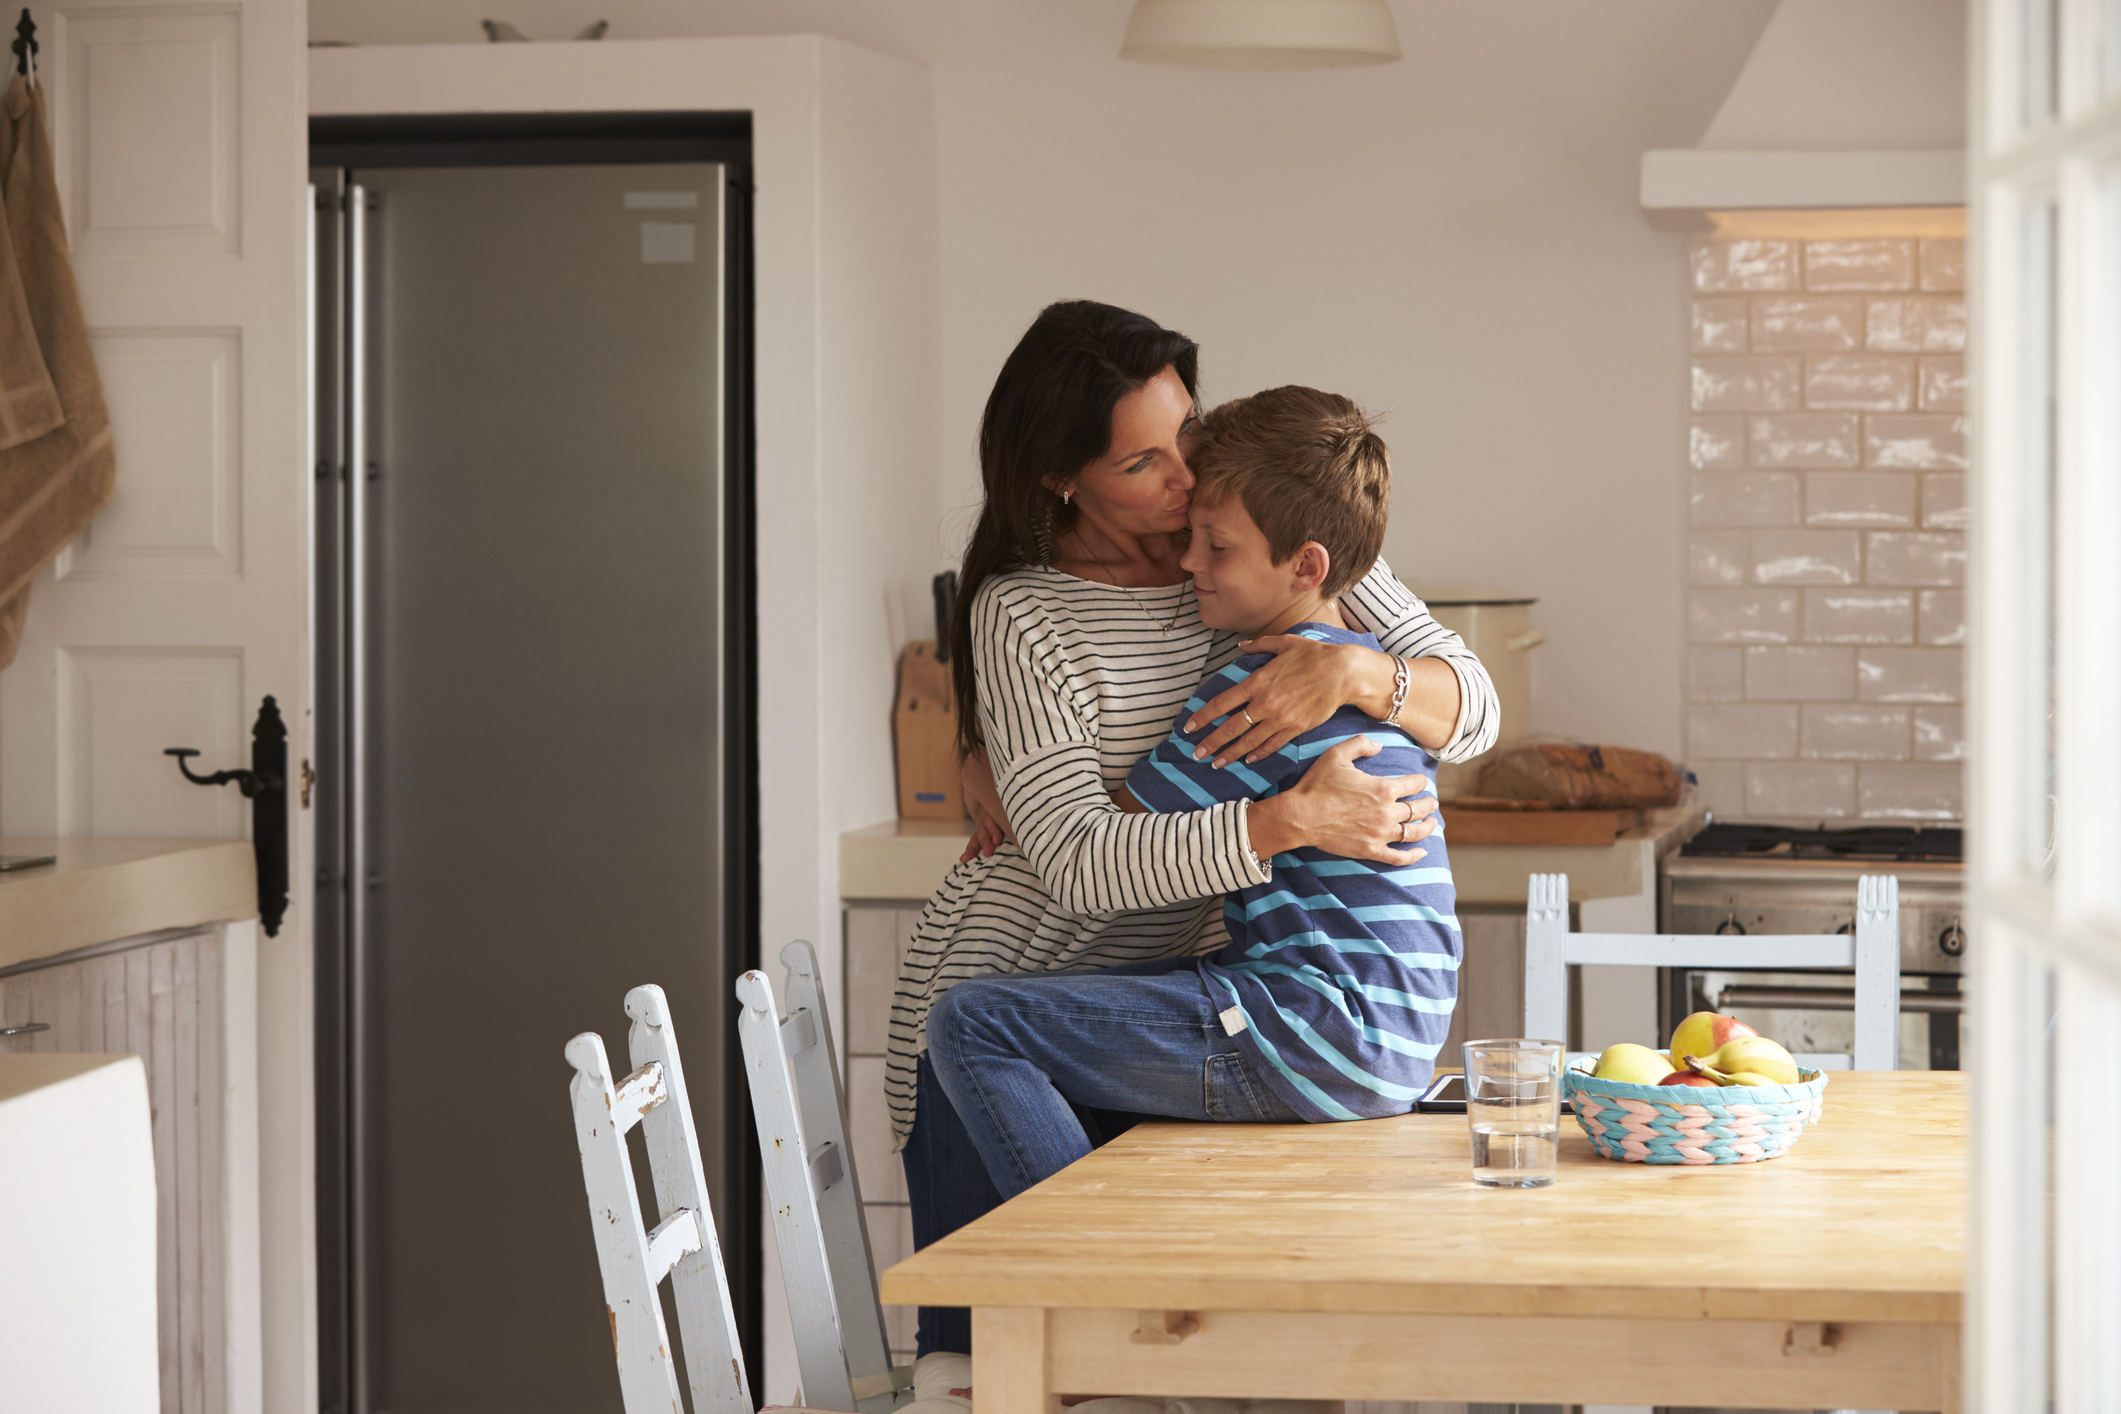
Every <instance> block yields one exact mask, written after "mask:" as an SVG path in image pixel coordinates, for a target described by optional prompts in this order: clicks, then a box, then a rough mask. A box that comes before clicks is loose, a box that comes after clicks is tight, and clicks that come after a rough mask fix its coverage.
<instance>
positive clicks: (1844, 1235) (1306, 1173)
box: [883, 1072, 1967, 1414]
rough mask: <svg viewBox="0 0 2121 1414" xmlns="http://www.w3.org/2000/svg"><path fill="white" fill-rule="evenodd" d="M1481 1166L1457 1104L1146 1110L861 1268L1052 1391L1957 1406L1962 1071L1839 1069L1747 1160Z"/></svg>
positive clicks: (984, 1390) (1574, 1155)
mask: <svg viewBox="0 0 2121 1414" xmlns="http://www.w3.org/2000/svg"><path fill="white" fill-rule="evenodd" d="M1561 1129H1562V1137H1561V1166H1560V1177H1559V1180H1558V1182H1556V1183H1555V1184H1554V1185H1553V1186H1552V1187H1549V1188H1540V1189H1490V1188H1477V1187H1475V1186H1474V1184H1473V1182H1472V1177H1471V1172H1472V1170H1471V1160H1470V1156H1469V1145H1468V1140H1467V1134H1466V1121H1465V1119H1464V1117H1463V1116H1460V1115H1407V1116H1403V1117H1400V1118H1397V1119H1385V1120H1371V1121H1367V1122H1363V1123H1353V1124H1319V1125H1274V1126H1266V1125H1243V1124H1224V1125H1214V1124H1160V1123H1158V1124H1144V1125H1140V1126H1138V1127H1136V1128H1135V1129H1133V1130H1131V1131H1129V1132H1128V1133H1126V1134H1124V1135H1122V1136H1121V1137H1120V1138H1118V1139H1116V1140H1114V1141H1113V1142H1112V1143H1110V1144H1108V1145H1106V1146H1105V1147H1104V1148H1102V1149H1099V1150H1098V1151H1096V1152H1095V1153H1093V1154H1091V1155H1089V1156H1088V1157H1087V1158H1084V1159H1083V1160H1082V1161H1080V1162H1079V1163H1076V1164H1074V1165H1072V1166H1071V1167H1069V1168H1067V1169H1066V1170H1064V1171H1062V1172H1061V1173H1058V1174H1055V1175H1054V1176H1053V1177H1052V1178H1050V1179H1048V1180H1047V1181H1046V1182H1044V1183H1042V1184H1040V1185H1038V1187H1036V1188H1034V1189H1032V1190H1031V1191H1029V1192H1027V1193H1025V1194H1023V1195H1021V1196H1019V1197H1018V1198H1016V1199H1015V1200H1013V1201H1011V1202H1009V1203H1005V1204H1004V1205H1002V1206H1001V1207H1000V1208H998V1209H996V1210H995V1211H994V1212H992V1213H989V1214H988V1215H987V1216H986V1217H984V1218H981V1219H980V1220H979V1221H978V1222H976V1223H973V1224H972V1225H971V1226H969V1227H966V1228H964V1229H962V1230H960V1231H958V1232H956V1233H953V1234H951V1235H950V1236H949V1237H947V1238H944V1239H943V1240H942V1241H941V1242H938V1243H936V1244H935V1245H934V1246H932V1247H929V1248H927V1249H926V1250H925V1251H922V1252H920V1253H918V1254H916V1255H915V1256H914V1257H912V1258H911V1259H909V1260H907V1261H905V1262H901V1263H900V1264H899V1265H897V1266H895V1267H893V1268H891V1269H890V1270H889V1271H887V1272H886V1273H885V1274H884V1278H883V1297H884V1300H886V1301H888V1302H892V1303H894V1304H906V1305H915V1304H926V1305H938V1306H971V1307H973V1308H974V1312H973V1331H974V1337H973V1343H974V1345H975V1346H976V1347H977V1349H976V1351H975V1358H974V1366H973V1391H974V1393H973V1399H974V1403H975V1408H976V1410H977V1411H978V1414H1052V1411H1054V1410H1055V1409H1057V1408H1058V1396H1059V1394H1061V1393H1071V1394H1135V1395H1152V1396H1166V1397H1168V1396H1178V1395H1200V1396H1225V1397H1237V1398H1247V1397H1249V1398H1270V1397H1279V1398H1300V1399H1363V1400H1410V1399H1436V1400H1483V1401H1499V1402H1500V1401H1520V1402H1532V1403H1547V1404H1554V1403H1564V1404H1566V1403H1594V1404H1683V1405H1696V1406H1711V1407H1716V1406H1739V1407H1746V1408H1801V1409H1831V1408H1836V1407H1842V1408H1846V1407H1850V1406H1854V1407H1857V1408H1866V1409H1897V1410H1932V1409H1936V1410H1947V1411H1956V1410H1957V1409H1958V1408H1959V1320H1960V1314H1959V1313H1960V1294H1961V1289H1962V1286H1963V1284H1964V1276H1963V1269H1964V1266H1965V1232H1966V1180H1965V1174H1966V1143H1967V1126H1966V1087H1965V1084H1964V1077H1963V1076H1961V1075H1959V1074H1957V1073H1954V1072H1905V1073H1892V1072H1877V1073H1864V1072H1843V1073H1839V1074H1836V1075H1834V1076H1833V1077H1832V1080H1831V1082H1830V1083H1829V1084H1828V1086H1827V1090H1826V1111H1825V1117H1824V1119H1823V1120H1822V1121H1821V1122H1820V1123H1819V1124H1817V1125H1814V1126H1813V1127H1811V1128H1810V1129H1808V1130H1807V1131H1806V1132H1805V1134H1804V1136H1803V1138H1802V1139H1800V1140H1799V1141H1798V1143H1797V1145H1796V1147H1795V1148H1794V1149H1792V1150H1791V1151H1790V1152H1789V1153H1788V1154H1786V1155H1784V1156H1783V1157H1782V1158H1779V1159H1774V1160H1771V1161H1769V1162H1766V1163H1758V1164H1736V1165H1727V1166H1722V1167H1704V1168H1692V1167H1652V1166H1650V1165H1646V1164H1620V1163H1612V1162H1609V1161H1607V1160H1604V1159H1601V1158H1599V1157H1598V1156H1597V1155H1596V1154H1594V1153H1593V1152H1592V1150H1591V1145H1590V1141H1589V1140H1587V1139H1585V1138H1584V1137H1583V1134H1582V1132H1581V1131H1580V1130H1579V1129H1578V1128H1577V1127H1576V1122H1575V1121H1574V1120H1573V1119H1571V1118H1569V1117H1568V1116H1566V1115H1564V1116H1563V1118H1562V1121H1561Z"/></svg>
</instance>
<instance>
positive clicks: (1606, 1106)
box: [1561, 1070, 1826, 1164]
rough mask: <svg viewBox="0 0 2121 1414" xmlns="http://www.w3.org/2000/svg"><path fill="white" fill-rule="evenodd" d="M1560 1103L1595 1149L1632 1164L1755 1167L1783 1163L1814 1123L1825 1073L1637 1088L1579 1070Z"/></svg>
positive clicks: (1565, 1081)
mask: <svg viewBox="0 0 2121 1414" xmlns="http://www.w3.org/2000/svg"><path fill="white" fill-rule="evenodd" d="M1561 1090H1562V1096H1563V1098H1565V1099H1567V1100H1568V1101H1569V1102H1570V1105H1571V1108H1573V1109H1574V1111H1575V1113H1576V1123H1577V1124H1578V1125H1580V1126H1581V1127H1582V1129H1583V1132H1584V1133H1585V1134H1586V1135H1588V1136H1590V1140H1591V1147H1592V1148H1594V1149H1596V1150H1597V1151H1598V1152H1599V1153H1600V1154H1602V1155H1604V1156H1605V1157H1606V1158H1608V1159H1618V1160H1620V1161H1621V1162H1623V1163H1632V1164H1750V1163H1756V1162H1758V1161H1759V1160H1761V1159H1773V1158H1779V1157H1781V1156H1782V1155H1783V1154H1784V1153H1787V1152H1788V1151H1789V1148H1790V1146H1791V1145H1792V1144H1795V1143H1796V1142H1797V1139H1798V1137H1799V1136H1800V1135H1802V1134H1803V1133H1804V1127H1805V1126H1806V1125H1807V1124H1813V1123H1816V1122H1817V1121H1818V1119H1819V1116H1820V1114H1821V1112H1822V1110H1823V1107H1824V1102H1825V1097H1826V1075H1825V1073H1824V1072H1822V1071H1817V1070H1803V1071H1799V1072H1798V1078H1797V1083H1796V1084H1794V1085H1726V1086H1718V1087H1716V1088H1714V1089H1711V1088H1709V1087H1707V1086H1697V1085H1633V1084H1630V1083H1628V1082H1627V1081H1625V1080H1601V1079H1599V1078H1598V1077H1597V1076H1595V1075H1587V1074H1585V1073H1584V1072H1583V1071H1580V1070H1565V1071H1563V1072H1562V1073H1561Z"/></svg>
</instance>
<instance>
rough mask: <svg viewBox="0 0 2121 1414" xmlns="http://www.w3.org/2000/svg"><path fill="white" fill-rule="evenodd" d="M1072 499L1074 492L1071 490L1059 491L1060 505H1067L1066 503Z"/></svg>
mask: <svg viewBox="0 0 2121 1414" xmlns="http://www.w3.org/2000/svg"><path fill="white" fill-rule="evenodd" d="M1074 499H1075V493H1074V492H1073V491H1063V492H1061V504H1062V505H1064V506H1065V505H1067V504H1068V503H1069V502H1071V501H1073V500H1074Z"/></svg>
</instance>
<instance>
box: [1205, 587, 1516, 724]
mask: <svg viewBox="0 0 2121 1414" xmlns="http://www.w3.org/2000/svg"><path fill="white" fill-rule="evenodd" d="M1340 608H1341V613H1342V615H1343V616H1344V617H1345V618H1346V619H1347V620H1348V622H1349V625H1350V626H1351V627H1354V628H1358V629H1361V630H1363V631H1365V632H1368V633H1373V634H1375V635H1377V639H1378V641H1379V642H1380V643H1381V644H1383V645H1384V649H1385V651H1384V652H1383V653H1378V652H1375V651H1373V650H1371V649H1368V648H1362V647H1358V646H1355V645H1353V644H1326V643H1317V642H1313V641H1312V640H1310V639H1303V638H1294V637H1280V638H1262V639H1257V640H1254V641H1253V642H1251V643H1249V644H1247V645H1246V648H1247V651H1250V652H1255V653H1272V654H1274V655H1275V661H1274V662H1272V663H1269V664H1267V665H1266V666H1264V667H1262V668H1260V669H1259V670H1258V671H1256V672H1254V673H1253V674H1252V676H1251V677H1250V678H1248V679H1246V680H1245V682H1243V683H1241V684H1239V685H1238V686H1237V687H1235V688H1232V689H1231V690H1230V691H1228V692H1225V693H1223V694H1221V695H1220V696H1218V697H1217V698H1216V699H1215V700H1214V701H1212V702H1210V703H1208V704H1207V705H1206V706H1205V707H1203V708H1202V709H1201V710H1200V711H1199V712H1198V713H1196V714H1195V715H1194V717H1193V718H1192V720H1191V721H1189V722H1188V723H1187V729H1188V730H1195V729H1197V728H1198V726H1199V725H1201V724H1204V723H1207V722H1211V721H1214V720H1215V719H1217V718H1219V717H1220V718H1225V719H1226V720H1224V721H1223V723H1222V725H1221V726H1220V727H1219V728H1217V729H1216V730H1215V731H1213V732H1211V733H1209V734H1208V736H1207V737H1206V738H1205V739H1204V740H1203V741H1202V743H1201V749H1202V751H1203V752H1212V753H1213V754H1214V755H1215V758H1216V764H1217V765H1222V764H1224V763H1226V762H1228V761H1231V760H1235V759H1239V758H1242V759H1244V760H1247V761H1258V760H1261V759H1263V758H1264V757H1266V756H1268V755H1270V754H1272V753H1273V752H1275V751H1278V750H1280V749H1281V748H1282V747H1283V746H1285V745H1287V744H1288V743H1289V742H1291V741H1293V740H1295V739H1296V738H1297V737H1298V736H1300V735H1301V734H1303V733H1304V732H1307V731H1309V730H1310V729H1311V728H1312V727H1315V726H1317V725H1318V724H1319V723H1320V722H1322V721H1324V720H1325V719H1326V718H1327V717H1329V716H1331V715H1332V713H1333V712H1334V710H1335V709H1336V708H1338V707H1339V706H1340V705H1341V704H1342V703H1344V702H1347V703H1353V704H1354V705H1356V706H1357V707H1360V708H1361V709H1362V710H1363V711H1364V712H1366V713H1368V714H1369V715H1370V716H1372V717H1376V718H1377V719H1379V720H1380V721H1382V720H1384V719H1385V718H1386V717H1387V716H1388V715H1389V713H1390V712H1391V707H1392V697H1393V693H1394V689H1395V686H1396V681H1397V674H1398V668H1399V664H1398V661H1397V659H1398V658H1399V657H1404V658H1407V659H1410V660H1411V661H1410V662H1409V663H1408V665H1407V666H1408V674H1407V695H1406V700H1405V701H1404V702H1403V703H1402V704H1401V706H1400V712H1399V724H1400V725H1401V726H1402V727H1404V728H1406V730H1407V733H1408V735H1410V736H1412V737H1413V738H1414V740H1416V741H1418V742H1420V743H1421V744H1422V745H1423V746H1426V747H1428V748H1429V749H1430V750H1431V751H1433V752H1435V753H1436V755H1437V757H1438V758H1439V759H1441V760H1444V761H1463V760H1465V759H1466V758H1467V757H1469V756H1477V755H1479V754H1480V753H1481V752H1483V751H1485V750H1487V749H1488V748H1489V747H1490V746H1493V745H1494V744H1495V739H1496V736H1497V734H1498V728H1499V726H1500V716H1501V714H1500V711H1499V710H1498V707H1497V704H1496V698H1495V685H1494V683H1493V682H1491V681H1490V680H1489V678H1488V670H1487V669H1486V668H1484V667H1482V666H1481V665H1480V659H1479V658H1477V657H1475V656H1474V654H1473V652H1472V650H1470V649H1468V648H1467V647H1466V646H1465V642H1464V640H1462V639H1460V638H1459V636H1458V635H1457V634H1455V633H1453V632H1451V631H1450V630H1449V629H1447V628H1445V627H1444V626H1443V625H1442V624H1439V623H1437V622H1436V620H1435V619H1433V618H1431V617H1430V616H1429V611H1428V609H1427V608H1426V607H1425V606H1424V605H1423V604H1422V602H1421V601H1420V600H1419V599H1417V598H1415V597H1414V595H1413V593H1412V592H1411V591H1409V590H1408V589H1407V587H1406V586H1405V585H1403V584H1401V583H1400V582H1399V580H1398V579H1397V578H1396V577H1395V576H1394V575H1393V574H1392V571H1391V568H1390V567H1389V566H1388V565H1386V564H1385V562H1384V561H1383V560H1379V561H1378V562H1377V564H1376V565H1375V566H1374V567H1372V569H1371V570H1370V573H1369V574H1368V575H1367V576H1365V577H1364V579H1363V580H1362V582H1361V583H1359V584H1357V585H1356V586H1355V587H1354V588H1353V589H1350V590H1349V591H1348V592H1347V593H1346V594H1344V595H1342V596H1341V599H1340ZM1393 655H1397V657H1395V656H1393ZM1247 712H1249V713H1250V718H1249V720H1248V719H1247V717H1246V715H1245V714H1246V713H1247Z"/></svg>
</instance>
